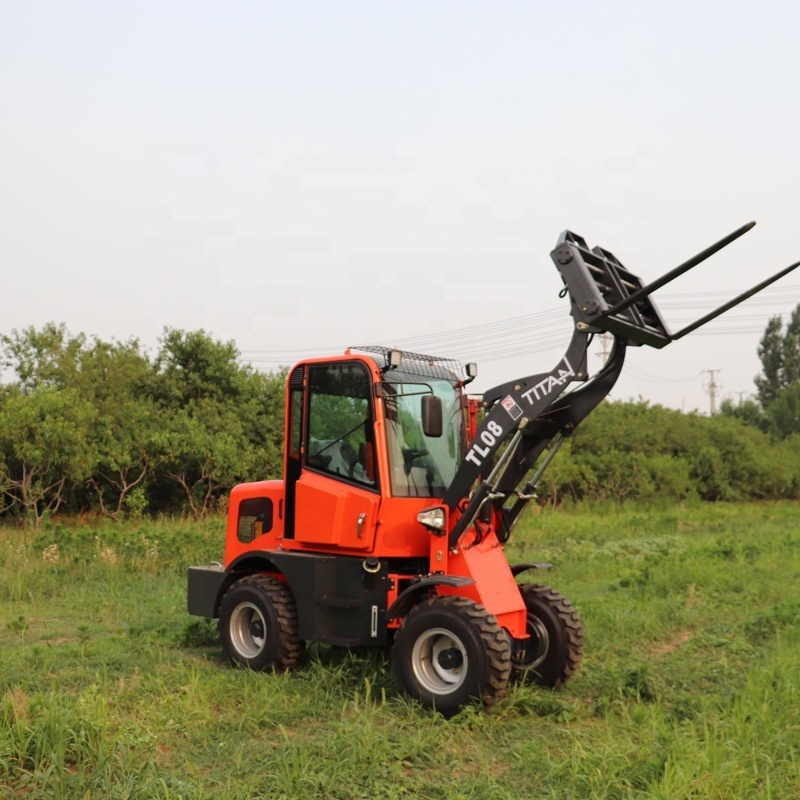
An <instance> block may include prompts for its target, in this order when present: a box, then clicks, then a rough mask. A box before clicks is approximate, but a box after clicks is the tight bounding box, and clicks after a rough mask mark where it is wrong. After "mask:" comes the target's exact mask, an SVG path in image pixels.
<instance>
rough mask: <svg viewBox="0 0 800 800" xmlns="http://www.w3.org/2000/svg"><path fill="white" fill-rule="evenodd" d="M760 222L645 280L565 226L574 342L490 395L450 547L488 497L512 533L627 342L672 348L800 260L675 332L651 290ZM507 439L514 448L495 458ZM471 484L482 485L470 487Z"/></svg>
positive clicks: (611, 377)
mask: <svg viewBox="0 0 800 800" xmlns="http://www.w3.org/2000/svg"><path fill="white" fill-rule="evenodd" d="M754 225H755V223H754V222H750V223H748V224H746V225H743V226H742V227H741V228H738V229H737V230H735V231H734V232H733V233H731V234H729V235H728V236H726V237H724V238H723V239H721V240H720V241H718V242H716V243H715V244H713V245H711V246H710V247H708V248H706V249H705V250H703V251H702V252H700V253H698V254H697V255H696V256H693V257H692V258H690V259H689V260H688V261H685V262H684V263H683V264H681V265H680V266H678V267H676V268H674V269H672V270H670V271H669V272H666V273H665V274H664V275H662V276H661V277H660V278H657V279H656V280H655V281H653V282H652V283H650V284H647V285H645V284H644V283H643V282H642V281H641V279H640V278H638V277H637V276H636V275H634V274H632V273H630V272H628V271H627V270H626V269H625V268H624V267H623V266H622V264H621V263H620V262H619V260H618V259H617V258H616V257H615V256H614V255H613V254H612V253H610V252H608V251H607V250H603V249H602V248H600V247H595V248H593V249H592V250H589V248H588V247H587V245H586V242H585V240H584V239H582V238H581V237H580V236H578V235H577V234H574V233H572V232H571V231H564V233H562V234H561V236H560V237H559V240H558V243H557V244H556V247H555V249H554V250H553V251H552V253H551V254H550V255H551V258H552V259H553V262H554V263H555V265H556V268H557V269H558V270H559V272H560V273H561V277H562V279H563V281H564V284H565V286H566V291H567V293H568V294H569V297H570V304H571V307H572V308H571V314H572V317H573V318H574V320H575V330H574V332H573V335H572V340H571V341H570V344H569V347H568V349H567V352H566V354H565V355H564V357H563V358H562V359H561V361H560V362H559V363H558V364H557V365H556V366H555V368H554V369H552V370H551V371H550V372H547V373H542V374H538V375H531V376H529V377H527V378H523V379H521V380H516V381H510V382H509V383H504V384H501V385H499V386H496V387H495V388H494V389H491V390H489V391H488V392H486V394H485V395H484V407H485V408H486V409H487V413H486V416H485V417H484V420H483V422H482V423H481V425H480V427H479V428H478V431H477V433H476V435H475V438H474V439H473V440H472V442H470V444H469V446H468V448H467V452H466V456H465V458H464V461H463V463H462V464H461V466H460V468H459V469H458V471H457V472H456V474H455V476H454V477H453V481H452V483H451V484H450V486H449V487H448V489H447V491H446V492H445V495H444V502H445V504H446V505H447V506H448V507H449V508H450V510H451V511H453V510H454V509H455V508H456V507H458V506H459V505H460V504H461V503H462V500H463V499H464V498H466V497H469V500H468V502H467V504H466V507H464V508H463V512H462V514H461V516H460V517H459V518H458V520H457V522H456V524H455V526H454V527H453V529H452V531H451V532H450V535H449V537H448V545H449V547H450V549H451V550H454V549H456V548H457V546H458V542H459V540H460V539H461V536H462V535H463V533H464V532H465V531H466V529H467V528H468V527H469V526H470V525H472V523H473V522H474V521H475V519H476V517H477V516H478V514H479V513H480V511H481V509H482V508H483V507H484V506H485V505H486V504H487V503H491V505H492V506H493V508H494V509H495V510H496V511H497V512H498V513H499V514H500V518H501V520H502V521H503V523H504V524H505V525H506V526H507V528H506V530H507V531H510V528H511V527H513V525H514V524H515V522H516V521H517V519H518V518H519V515H520V514H521V512H522V510H523V509H524V507H525V506H526V505H527V503H528V502H529V501H530V499H531V498H532V496H533V489H534V486H535V483H536V480H538V477H539V475H540V474H541V472H542V470H543V469H544V467H546V465H547V463H549V459H550V457H551V456H552V455H553V454H554V452H555V449H557V447H558V445H559V444H560V442H561V440H562V439H563V437H564V436H568V435H569V434H571V433H572V431H574V429H575V428H576V427H577V425H578V424H579V423H580V422H582V421H583V420H584V419H585V418H586V416H588V414H589V413H591V411H592V410H593V409H594V408H595V407H596V406H597V405H598V404H599V403H600V401H601V400H602V399H603V398H604V397H606V396H607V395H608V393H609V392H610V391H611V389H612V387H613V386H614V384H615V383H616V381H617V378H619V375H620V373H621V371H622V365H623V363H624V360H625V350H626V347H627V346H628V345H633V346H640V345H648V346H650V347H655V348H658V349H660V348H662V347H665V346H666V345H668V344H670V342H673V341H676V340H677V339H680V338H681V337H683V336H685V335H686V334H687V333H691V332H692V331H694V330H696V329H697V328H699V327H700V326H702V325H705V324H706V323H707V322H710V321H711V320H712V319H715V318H716V317H718V316H719V315H720V314H723V313H725V312H726V311H728V310H730V309H731V308H733V307H734V306H736V305H738V304H739V303H741V302H743V301H744V300H746V299H747V298H748V297H751V296H752V295H754V294H756V292H760V291H761V290H762V289H764V288H766V287H767V286H769V285H770V284H771V283H773V282H774V281H776V280H778V279H779V278H781V277H783V276H784V275H786V274H788V273H789V272H791V271H792V270H793V269H795V268H796V267H798V266H800V261H798V262H795V263H794V264H791V265H789V266H788V267H786V268H784V269H782V270H781V271H780V272H777V273H776V274H774V275H772V276H771V277H769V278H767V279H766V280H764V281H762V282H761V283H759V284H757V285H756V286H754V287H753V288H752V289H749V290H748V291H746V292H744V293H742V294H740V295H738V296H737V297H735V298H733V299H732V300H730V301H728V302H727V303H725V304H723V305H722V306H720V307H719V308H717V309H716V310H714V311H712V312H711V313H709V314H706V315H705V316H703V317H701V318H700V319H699V320H697V321H695V322H693V323H691V324H690V325H687V326H686V327H685V328H683V329H681V330H680V331H678V333H676V334H672V333H670V331H669V328H668V327H667V325H666V323H665V322H664V320H663V319H662V317H661V315H660V313H659V311H658V309H657V308H656V305H655V303H654V302H653V301H652V300H651V299H650V295H651V294H652V293H653V292H655V291H656V290H657V289H660V288H662V287H663V286H665V285H666V284H667V283H669V282H670V281H672V280H674V279H675V278H677V277H678V276H680V275H683V274H684V273H685V272H687V271H688V270H690V269H692V268H693V267H696V266H697V265H698V264H700V263H702V262H703V261H704V260H705V259H707V258H708V257H709V256H711V255H713V254H714V253H716V252H718V251H719V250H721V249H722V248H723V247H725V246H727V245H728V244H730V243H731V242H733V241H735V240H736V239H738V238H739V237H740V236H742V235H743V234H744V233H746V232H747V231H749V230H750V229H751V228H752V227H753V226H754ZM605 331H608V332H609V333H611V334H613V336H614V348H613V350H612V353H611V356H610V358H609V360H608V362H607V363H606V365H605V366H604V367H603V369H602V370H601V371H600V372H599V373H597V375H596V376H595V377H594V378H593V379H592V380H591V381H587V379H588V375H587V369H586V353H587V350H588V347H589V342H590V341H591V336H592V335H593V334H594V333H599V332H605ZM573 381H583V382H585V383H584V385H583V386H581V387H580V388H578V389H576V390H574V391H572V392H570V393H569V394H566V395H565V394H564V389H566V388H567V386H568V385H569V384H570V383H572V382H573ZM506 443H507V447H506V449H505V450H504V451H503V453H502V454H501V456H500V457H499V459H497V461H496V462H495V457H496V456H497V454H498V452H499V451H500V449H501V448H502V447H503V445H504V444H506ZM548 445H550V452H549V453H548V456H547V457H546V458H545V462H544V463H543V464H542V466H541V467H540V470H539V472H537V474H536V475H535V476H534V478H533V479H531V480H530V481H528V482H527V484H526V485H525V486H524V487H523V488H522V489H521V490H519V489H518V487H519V485H520V484H521V483H522V481H523V480H524V479H525V476H526V475H527V473H528V471H529V470H530V469H531V467H532V466H533V465H534V464H535V463H536V461H537V460H538V459H539V457H540V456H541V455H542V453H543V452H544V451H545V449H546V448H547V446H548ZM479 480H480V482H479V483H477V486H476V481H479ZM473 486H476V488H475V489H474V491H472V493H471V495H470V491H471V490H472V487H473ZM510 496H515V498H516V499H515V501H514V504H513V505H512V506H511V507H510V508H504V507H503V506H504V503H505V501H506V500H507V499H508V498H509V497H510Z"/></svg>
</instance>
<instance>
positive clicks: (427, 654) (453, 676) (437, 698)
mask: <svg viewBox="0 0 800 800" xmlns="http://www.w3.org/2000/svg"><path fill="white" fill-rule="evenodd" d="M392 664H393V667H394V672H395V676H396V678H397V682H398V684H399V685H400V687H401V688H402V690H403V691H404V692H405V693H406V694H408V695H410V696H411V697H414V698H416V699H417V700H419V701H420V702H421V703H422V704H423V705H425V706H428V707H429V708H435V709H436V710H437V711H441V712H442V713H443V714H445V715H451V714H454V713H456V712H457V711H458V710H459V709H460V708H461V707H462V706H464V705H466V704H467V703H469V702H470V701H472V700H476V699H477V700H481V701H482V702H483V703H484V704H485V705H487V706H488V705H491V704H492V703H494V702H495V701H496V700H497V699H498V698H500V697H501V696H502V695H503V693H504V692H505V690H506V686H507V685H508V678H509V674H510V671H511V645H510V643H509V641H508V637H507V636H506V634H505V632H504V631H503V629H502V628H501V627H500V626H499V625H498V624H497V620H496V619H495V618H494V617H493V616H492V615H491V614H489V613H488V612H487V611H486V609H485V608H484V607H483V606H481V605H478V604H477V603H474V602H473V601H472V600H468V599H467V598H464V597H455V596H443V597H435V598H433V599H431V600H426V601H424V602H422V603H420V604H419V605H418V606H416V607H414V608H413V609H411V611H409V613H408V616H407V617H406V618H405V619H404V620H403V624H402V626H401V627H400V630H399V631H398V632H397V636H396V638H395V642H394V647H393V648H392Z"/></svg>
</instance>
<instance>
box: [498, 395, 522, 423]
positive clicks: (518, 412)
mask: <svg viewBox="0 0 800 800" xmlns="http://www.w3.org/2000/svg"><path fill="white" fill-rule="evenodd" d="M500 405H501V406H503V408H504V409H505V410H506V411H508V415H509V416H510V417H511V419H513V420H514V422H516V421H517V420H518V419H519V418H520V417H521V416H522V409H521V408H520V407H519V406H518V405H517V404H516V402H515V401H514V398H513V397H512V396H511V395H510V394H508V395H506V396H505V397H504V398H503V399H502V401H501V402H500Z"/></svg>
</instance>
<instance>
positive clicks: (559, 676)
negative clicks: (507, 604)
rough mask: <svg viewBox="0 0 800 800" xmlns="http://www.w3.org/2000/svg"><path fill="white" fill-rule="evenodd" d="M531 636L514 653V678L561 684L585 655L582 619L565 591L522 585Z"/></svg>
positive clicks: (544, 683) (512, 670)
mask: <svg viewBox="0 0 800 800" xmlns="http://www.w3.org/2000/svg"><path fill="white" fill-rule="evenodd" d="M520 591H521V592H522V597H523V599H524V601H525V607H526V609H527V633H528V636H529V638H528V639H526V640H525V641H524V642H522V643H521V648H520V649H517V650H516V651H515V652H514V655H513V657H512V669H511V672H512V679H513V680H518V681H525V682H527V683H535V684H537V685H539V686H548V687H551V688H553V687H556V686H561V685H562V684H563V683H565V682H566V681H567V680H569V678H570V677H572V675H573V674H574V673H575V670H577V669H578V665H579V664H580V663H581V659H582V658H583V623H582V622H581V618H580V616H579V615H578V612H577V611H576V610H575V607H574V606H573V605H572V603H570V601H569V600H567V598H566V597H564V595H562V594H561V593H560V592H557V591H556V590H555V589H551V588H550V587H549V586H540V585H539V584H534V583H530V584H526V585H524V586H520Z"/></svg>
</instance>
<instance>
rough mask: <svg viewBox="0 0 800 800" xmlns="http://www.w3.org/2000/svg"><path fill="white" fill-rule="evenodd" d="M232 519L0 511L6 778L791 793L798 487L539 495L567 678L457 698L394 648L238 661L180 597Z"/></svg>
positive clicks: (324, 787)
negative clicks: (611, 496)
mask: <svg viewBox="0 0 800 800" xmlns="http://www.w3.org/2000/svg"><path fill="white" fill-rule="evenodd" d="M222 535H223V524H222V522H220V521H210V522H206V523H203V524H202V525H195V524H191V523H178V522H167V521H159V522H151V523H136V524H133V523H129V524H126V525H119V526H115V525H109V524H97V525H94V526H93V525H86V524H82V525H81V524H75V525H67V524H51V525H48V526H46V527H44V528H43V529H42V530H40V531H38V532H37V533H35V534H34V533H33V532H24V531H21V530H18V529H15V528H7V529H2V530H0V798H5V797H48V798H65V799H66V798H69V800H73V798H264V797H269V798H303V800H312V798H326V800H327V799H328V798H333V799H334V800H336V799H337V798H341V799H342V800H345V798H347V799H348V800H349V799H350V798H487V799H488V798H498V799H500V798H531V797H536V798H553V799H554V800H555V798H558V799H559V800H567V798H574V799H575V800H588V799H591V798H598V799H599V798H664V799H665V800H666V799H667V798H669V799H670V800H672V799H673V798H675V799H677V798H719V800H723V798H724V800H730V798H796V797H798V796H800V756H799V755H798V753H800V580H798V578H800V507H798V506H797V505H795V504H793V503H785V504H760V505H756V504H751V505H721V504H717V505H705V506H698V507H692V508H677V507H676V508H670V509H666V510H660V511H642V510H635V509H627V510H622V511H621V510H619V509H616V508H609V509H596V510H594V511H571V512H564V511H559V512H555V513H552V512H543V513H538V514H534V515H532V516H530V517H529V518H527V519H526V520H525V522H524V523H523V524H521V525H520V528H519V529H518V530H517V531H515V535H514V538H513V539H512V542H511V543H510V544H509V546H508V551H509V556H510V558H511V559H512V560H522V559H525V560H528V559H531V558H533V559H536V560H539V561H551V562H552V563H553V564H554V565H555V569H554V570H553V571H552V572H551V573H544V574H541V575H539V576H538V580H539V581H540V582H546V583H549V584H551V585H553V586H555V587H556V588H558V589H559V590H561V591H562V592H564V594H566V595H567V596H568V597H569V598H570V599H571V600H572V601H573V602H574V603H575V605H576V606H577V607H578V609H579V610H580V612H581V614H582V616H583V619H584V623H585V626H586V656H585V660H584V663H583V666H582V668H581V670H580V671H579V672H578V674H577V676H576V677H575V678H574V679H573V680H572V681H571V682H570V683H569V684H568V685H567V686H566V687H565V688H564V689H563V690H561V691H557V692H549V691H543V690H537V689H535V688H527V687H513V688H512V689H511V690H510V691H509V693H508V695H507V697H506V698H505V699H503V700H502V701H501V702H500V703H498V705H497V706H496V707H495V708H494V709H493V710H492V711H491V712H488V713H486V712H480V711H478V710H477V709H473V708H468V709H466V710H465V711H463V712H462V713H461V714H459V715H457V716H456V717H455V718H453V719H451V720H449V721H447V720H444V719H443V718H442V717H440V716H438V715H436V714H432V713H429V712H427V711H424V710H423V709H421V708H419V707H418V706H416V705H414V704H413V703H411V702H409V701H408V700H407V699H405V698H404V697H402V696H400V695H399V694H398V692H397V690H396V688H395V685H394V681H393V679H392V676H391V668H390V664H389V661H388V658H387V657H386V654H385V653H382V652H372V651H370V652H367V653H366V654H364V653H359V654H351V653H348V652H346V651H338V650H332V649H330V648H324V647H311V648H309V655H308V658H307V661H306V663H305V664H304V665H303V666H302V667H301V668H300V669H299V670H297V671H295V672H294V673H292V674H289V675H263V674H252V673H248V672H245V671H242V670H234V669H231V668H230V667H228V666H227V664H226V663H225V662H224V660H223V658H222V654H221V651H220V649H219V647H218V646H217V644H216V635H215V630H214V627H213V625H211V624H208V623H206V622H205V621H203V620H198V619H195V618H192V617H189V616H188V615H187V613H186V611H185V567H186V566H187V565H189V564H192V563H206V562H208V561H210V560H214V559H219V558H220V556H221V551H222Z"/></svg>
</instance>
